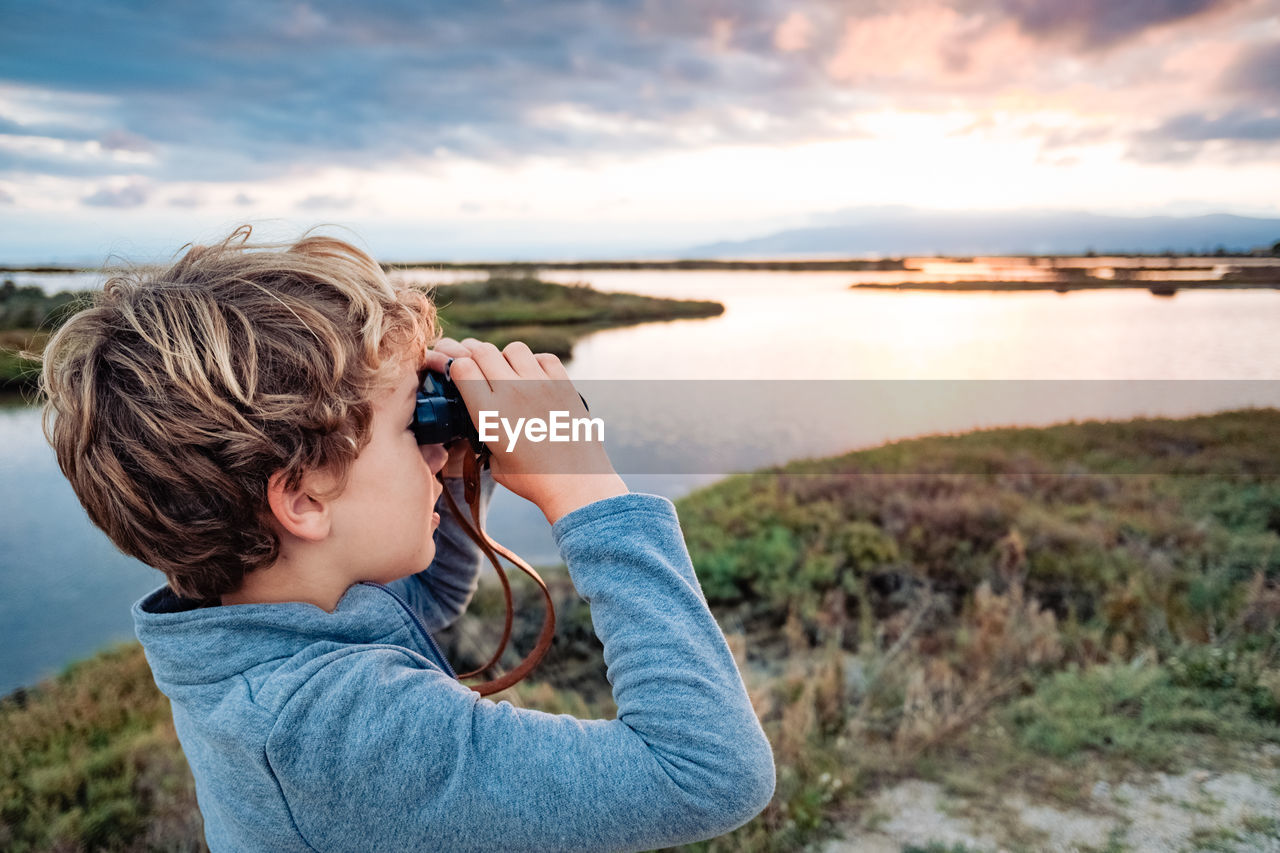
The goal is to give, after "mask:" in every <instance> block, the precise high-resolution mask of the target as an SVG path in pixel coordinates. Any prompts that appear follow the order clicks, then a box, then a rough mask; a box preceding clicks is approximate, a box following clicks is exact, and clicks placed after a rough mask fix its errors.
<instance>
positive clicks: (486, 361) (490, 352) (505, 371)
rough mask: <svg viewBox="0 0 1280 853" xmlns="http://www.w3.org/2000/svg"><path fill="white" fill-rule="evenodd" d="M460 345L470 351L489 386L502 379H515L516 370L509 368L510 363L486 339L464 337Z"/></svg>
mask: <svg viewBox="0 0 1280 853" xmlns="http://www.w3.org/2000/svg"><path fill="white" fill-rule="evenodd" d="M462 345H463V346H465V347H466V348H467V349H468V350H470V351H471V359H472V361H474V362H475V363H476V364H477V365H479V367H480V370H481V371H482V372H483V373H484V378H485V379H488V380H489V387H490V388H492V387H493V383H494V382H495V381H497V380H502V379H516V378H518V377H517V376H516V372H515V371H514V370H512V369H511V365H510V364H508V363H507V360H506V359H505V358H503V356H502V353H501V352H499V351H498V348H497V347H495V346H494V345H493V344H491V343H489V342H488V341H478V340H476V339H475V338H464V339H463V341H462Z"/></svg>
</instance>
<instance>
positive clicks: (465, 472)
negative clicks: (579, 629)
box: [441, 448, 556, 696]
mask: <svg viewBox="0 0 1280 853" xmlns="http://www.w3.org/2000/svg"><path fill="white" fill-rule="evenodd" d="M488 453H489V451H488V448H483V449H482V450H481V452H480V454H479V455H478V456H477V455H476V454H472V453H468V454H467V455H466V458H465V459H464V460H463V463H462V486H463V495H464V496H465V497H466V500H467V504H468V505H469V506H470V507H471V521H472V522H473V523H474V526H473V524H472V523H468V522H467V520H466V519H465V518H463V516H462V511H461V510H459V509H458V505H457V503H456V502H455V501H454V500H453V495H451V494H449V490H448V489H445V490H444V497H445V501H446V503H448V504H449V511H450V512H452V513H453V515H454V518H456V519H458V523H459V525H460V526H461V527H462V529H463V531H465V532H466V534H467V536H469V537H470V538H471V541H473V542H475V543H476V545H477V546H478V547H479V548H480V550H481V551H482V552H483V553H484V555H485V556H486V557H488V558H489V562H490V563H492V564H493V568H494V571H496V572H497V573H498V578H499V580H501V581H502V595H503V597H504V598H505V599H506V602H507V618H506V621H505V623H504V624H503V627H502V642H501V643H499V644H498V650H497V651H496V652H494V655H493V657H491V658H490V659H489V662H488V663H486V664H485V665H484V666H482V667H480V668H479V669H476V670H472V671H471V672H465V673H463V674H461V675H459V676H458V680H459V681H461V680H462V679H464V678H474V677H476V676H478V675H481V674H482V673H484V672H486V671H488V670H489V669H491V668H492V667H494V666H495V665H496V664H497V663H498V660H499V659H500V658H501V657H502V653H503V651H505V650H506V648H507V641H508V640H510V639H511V623H512V619H513V616H514V613H515V607H514V605H513V604H512V601H511V583H510V582H509V581H508V580H507V574H506V572H504V571H503V570H502V565H501V563H500V562H499V560H498V555H499V554H501V555H502V556H503V557H505V558H507V559H508V560H510V561H511V563H512V564H514V565H515V566H517V567H518V568H519V569H521V570H522V571H523V572H524V573H525V574H527V575H528V576H529V577H531V578H533V580H534V582H535V583H537V584H538V586H539V588H541V589H542V596H543V598H544V599H545V600H546V604H547V612H546V616H545V617H544V618H543V621H542V633H541V634H539V635H538V642H537V645H535V646H534V647H533V651H531V652H529V654H528V655H526V656H525V659H524V660H523V661H521V662H520V665H519V666H517V667H516V668H515V669H513V670H511V671H510V672H508V673H506V674H505V675H502V676H499V677H498V678H495V679H493V680H492V681H485V682H482V683H480V684H475V685H470V686H471V689H472V690H474V691H475V692H477V693H479V694H480V695H481V696H489V695H492V694H494V693H498V692H499V691H502V690H506V689H507V688H508V687H510V686H511V685H513V684H515V683H516V682H518V681H520V680H521V679H522V678H524V677H525V676H526V675H528V674H529V673H530V672H532V671H533V668H534V667H536V666H537V665H538V662H539V661H541V660H542V656H543V655H545V654H546V653H547V649H549V648H551V641H552V639H553V638H554V637H555V633H556V610H555V606H554V605H553V604H552V603H551V591H550V590H548V589H547V584H546V582H545V581H543V580H542V578H541V577H540V576H539V575H538V573H537V572H536V571H534V569H533V566H530V565H529V564H528V563H526V562H525V561H524V560H522V559H520V558H519V557H517V556H516V555H515V554H514V553H513V552H511V551H510V550H508V549H507V548H504V547H503V546H501V545H499V544H498V543H497V542H494V541H493V540H492V539H490V538H489V534H488V533H486V532H485V531H484V528H483V526H482V525H481V524H480V466H481V464H483V463H484V462H486V461H487V459H488ZM441 479H442V481H443V475H441Z"/></svg>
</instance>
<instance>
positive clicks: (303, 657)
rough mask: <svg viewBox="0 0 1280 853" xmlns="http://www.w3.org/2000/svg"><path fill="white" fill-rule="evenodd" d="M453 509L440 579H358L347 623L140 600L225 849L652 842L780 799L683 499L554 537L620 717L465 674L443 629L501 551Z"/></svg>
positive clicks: (443, 536) (630, 497)
mask: <svg viewBox="0 0 1280 853" xmlns="http://www.w3.org/2000/svg"><path fill="white" fill-rule="evenodd" d="M450 486H451V488H456V486H457V484H456V483H451V484H450ZM459 497H460V495H459ZM441 516H442V519H443V521H442V525H441V528H440V529H439V531H438V532H437V540H438V543H437V547H438V552H437V558H436V560H435V562H433V563H432V565H431V566H430V567H429V568H428V569H426V570H425V571H423V572H421V573H419V574H417V575H414V576H412V577H410V578H406V579H403V580H401V581H397V582H396V583H394V584H391V585H388V586H383V585H380V584H372V583H359V584H356V585H354V586H352V587H351V588H350V589H348V590H347V592H346V593H345V594H344V596H343V597H342V599H341V600H340V601H339V602H338V606H337V607H336V608H335V610H334V611H333V612H332V613H327V612H325V611H324V610H322V609H321V608H319V607H316V606H314V605H310V604H303V603H285V604H243V605H231V606H222V607H199V606H196V605H195V603H193V602H190V601H185V600H183V599H180V598H178V597H176V596H175V595H174V594H173V593H172V592H171V591H170V590H169V589H168V587H163V588H161V589H159V590H156V591H155V592H153V593H151V594H150V595H148V596H147V597H146V598H144V599H142V600H141V601H139V602H138V603H137V604H136V605H134V608H133V615H134V620H135V623H136V627H137V633H138V638H139V640H141V641H142V645H143V647H144V648H145V650H146V655H147V660H148V662H149V663H150V665H151V671H152V673H153V675H154V676H155V680H156V685H157V686H158V687H159V688H160V690H161V691H163V692H164V694H165V695H166V696H168V697H169V699H170V700H171V702H172V705H173V719H174V724H175V726H176V728H177V732H178V738H179V739H180V740H181V742H182V747H183V750H184V752H185V753H186V755H187V759H188V761H189V762H190V765H191V770H192V772H193V774H194V775H195V781H196V795H197V798H198V800H199V804H200V810H201V812H202V813H203V815H204V822H205V835H206V839H207V841H208V843H209V847H210V848H211V849H212V850H213V851H223V850H235V851H252V850H264V851H265V850H270V851H292V850H315V851H346V850H350V851H379V850H388V851H405V850H499V849H505V850H643V849H651V848H655V847H661V846H667V845H674V844H681V843H686V842H690V841H695V840H699V839H704V838H709V837H712V836H716V835H720V834H722V833H724V832H727V831H729V830H731V829H734V828H736V827H738V826H740V825H742V824H743V823H745V822H746V821H748V820H750V819H751V818H752V817H753V816H755V815H756V814H757V813H759V812H760V811H761V810H762V809H763V808H764V807H765V805H766V804H768V802H769V800H770V798H771V797H772V795H773V789H774V766H773V756H772V753H771V751H770V747H769V742H768V740H767V739H766V738H765V735H764V732H763V730H762V729H761V727H760V723H759V721H758V720H757V719H756V716H755V714H754V712H753V711H752V708H751V704H750V701H749V700H748V698H747V694H746V690H745V688H744V687H743V683H742V678H741V676H740V675H739V673H738V670H737V667H736V665H735V664H734V660H733V657H732V655H731V654H730V652H729V648H728V646H727V644H726V643H725V640H724V636H723V635H722V633H721V632H720V629H719V627H718V626H717V625H716V622H715V620H714V619H713V618H712V616H711V613H710V611H709V610H708V609H707V604H706V599H705V598H704V596H703V594H702V590H701V587H700V586H699V584H698V580H697V578H696V576H695V575H694V572H693V567H692V565H691V563H690V561H689V555H688V551H687V550H686V548H685V545H684V538H683V536H682V534H681V532H680V526H679V521H678V519H677V518H676V513H675V508H674V507H673V506H672V504H671V502H670V501H668V500H667V499H666V498H662V497H658V496H655V495H644V494H627V495H621V496H618V497H613V498H608V499H606V500H602V501H598V502H596V503H593V504H590V505H588V506H585V507H582V508H580V509H578V510H576V511H574V512H571V513H569V514H568V515H566V516H565V517H564V518H562V519H560V520H559V521H558V522H557V523H556V525H555V526H554V528H553V531H552V532H553V534H554V536H555V541H556V544H557V546H558V547H559V549H560V553H561V556H562V558H563V559H564V561H565V563H566V564H567V566H568V569H569V575H570V577H571V579H572V581H573V583H574V586H575V588H576V589H577V591H578V593H579V594H580V595H581V596H582V597H583V598H584V599H585V600H586V601H587V602H589V604H590V606H591V618H592V624H593V626H594V628H595V631H596V634H597V636H599V638H600V640H601V642H602V643H603V644H604V659H605V663H606V665H607V667H608V678H609V682H610V684H612V686H613V697H614V700H615V701H616V703H617V706H618V715H617V717H616V718H615V719H612V720H579V719H576V718H574V717H571V716H569V715H567V714H559V715H551V714H546V713H543V712H540V711H535V710H529V709H523V708H516V707H513V706H512V705H511V704H510V703H509V702H498V703H494V702H492V701H490V700H488V699H483V698H481V697H480V696H479V695H478V694H476V693H475V692H474V691H472V690H470V689H468V688H467V687H465V686H464V685H462V684H460V683H459V682H458V681H457V680H456V677H455V675H454V672H453V670H452V669H451V667H450V666H449V663H448V662H447V661H446V660H445V659H444V657H443V655H442V654H441V653H440V650H439V648H438V647H437V646H436V644H435V642H434V641H433V640H432V639H431V635H430V633H429V631H431V630H438V629H440V628H442V627H444V626H446V625H448V624H449V623H450V622H452V621H453V620H454V619H456V618H457V616H458V615H459V614H460V613H461V612H462V610H463V609H464V608H465V607H466V604H467V602H468V601H469V600H470V598H471V594H472V592H474V590H475V583H476V575H477V572H478V569H479V559H478V552H477V550H476V549H475V548H474V546H471V545H470V543H469V542H466V541H465V540H463V538H462V536H461V534H460V532H459V531H458V529H457V528H456V526H453V525H451V524H450V523H449V522H450V520H451V519H450V514H449V513H448V512H442V513H441ZM535 675H536V671H535Z"/></svg>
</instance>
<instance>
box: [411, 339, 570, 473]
mask: <svg viewBox="0 0 1280 853" xmlns="http://www.w3.org/2000/svg"><path fill="white" fill-rule="evenodd" d="M452 365H453V359H449V361H448V363H447V364H445V366H444V373H436V372H435V371H432V370H428V371H426V373H425V374H424V375H423V379H422V384H421V385H420V386H418V401H417V403H416V404H415V405H414V409H413V437H414V438H415V439H416V440H417V442H418V444H448V443H450V442H452V441H456V440H458V439H459V438H465V439H467V440H468V441H469V442H470V443H471V449H472V450H473V451H475V452H476V453H482V452H483V451H484V449H485V448H484V443H483V442H482V441H480V433H479V432H477V431H476V427H475V424H473V423H472V422H471V415H470V414H469V413H468V412H467V404H466V403H465V402H463V400H462V393H461V392H460V391H459V390H458V386H457V384H456V383H454V381H453V379H452V378H450V376H449V368H450V367H451V366H452ZM578 399H579V400H582V405H584V406H586V405H587V401H586V399H585V398H584V397H583V396H582V395H581V394H579V395H578ZM587 410H588V411H590V407H589V406H588V407H587Z"/></svg>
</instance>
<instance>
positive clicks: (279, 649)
mask: <svg viewBox="0 0 1280 853" xmlns="http://www.w3.org/2000/svg"><path fill="white" fill-rule="evenodd" d="M406 616H407V615H406V614H405V611H404V609H403V608H402V607H401V606H400V605H399V604H398V603H397V602H396V600H395V597H394V594H393V593H391V592H390V591H389V590H388V589H386V588H385V587H383V586H382V585H380V584H374V583H357V584H355V585H353V586H352V587H351V588H349V589H348V590H347V591H346V592H345V593H344V594H343V596H342V598H341V599H339V601H338V605H337V607H335V608H334V610H333V612H332V613H327V612H325V611H324V610H322V609H321V608H319V607H317V606H315V605H314V604H305V603H303V602H283V603H277V604H229V605H221V606H202V605H201V603H200V602H198V601H193V600H190V599H185V598H181V597H180V596H178V595H177V594H176V593H174V592H173V590H171V589H170V588H169V587H168V586H163V587H161V588H160V589H157V590H155V591H154V592H152V593H151V594H149V595H147V596H146V597H145V598H142V599H141V600H139V601H138V602H137V603H136V604H134V605H133V620H134V627H135V629H136V632H137V635H138V639H139V640H140V641H141V642H142V646H143V649H144V650H145V651H146V655H147V662H148V663H149V664H150V665H151V671H152V673H153V674H154V676H155V679H156V681H157V682H167V683H170V684H209V683H213V682H216V681H221V680H223V679H226V678H230V677H231V676H233V675H236V674H238V673H241V672H245V671H246V670H248V669H251V668H252V667H254V666H257V665H258V664H261V663H263V662H265V661H268V660H275V659H279V658H282V657H291V656H292V655H295V654H297V653H299V652H301V651H302V650H304V649H305V648H307V647H308V646H309V645H311V644H312V643H316V642H321V641H330V642H340V643H374V642H378V641H380V640H382V639H384V638H386V637H387V636H388V635H390V634H392V633H394V632H395V631H397V630H402V629H403V628H404V626H405V620H406Z"/></svg>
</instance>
